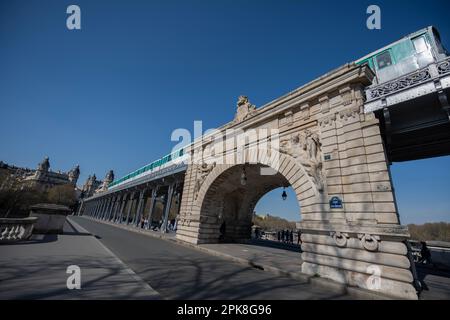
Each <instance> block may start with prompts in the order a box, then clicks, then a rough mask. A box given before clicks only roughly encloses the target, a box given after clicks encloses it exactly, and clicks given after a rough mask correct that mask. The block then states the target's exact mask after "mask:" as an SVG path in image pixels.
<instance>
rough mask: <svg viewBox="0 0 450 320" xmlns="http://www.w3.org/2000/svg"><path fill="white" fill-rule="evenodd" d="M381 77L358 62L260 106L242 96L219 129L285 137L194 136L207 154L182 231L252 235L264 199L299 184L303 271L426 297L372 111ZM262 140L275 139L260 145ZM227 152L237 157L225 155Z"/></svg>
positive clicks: (233, 237)
mask: <svg viewBox="0 0 450 320" xmlns="http://www.w3.org/2000/svg"><path fill="white" fill-rule="evenodd" d="M373 77H374V75H373V73H372V71H371V70H370V69H369V68H368V67H367V66H364V65H363V66H356V65H354V64H349V65H345V66H343V67H341V68H339V69H336V70H334V71H332V72H330V73H328V74H326V75H324V76H323V77H321V78H319V79H317V80H315V81H312V82H311V83H308V84H307V85H305V86H303V87H300V88H298V89H296V90H295V91H292V92H290V93H289V94H287V95H285V96H282V97H280V98H278V99H276V100H274V101H272V102H270V103H268V104H267V105H265V106H262V107H261V108H258V109H256V108H255V107H254V106H253V105H251V104H250V103H249V102H248V99H247V98H246V97H240V99H239V102H238V106H237V113H236V116H235V119H234V120H233V121H232V122H230V123H228V124H226V125H225V126H223V127H221V128H219V129H218V130H217V132H216V133H217V134H219V133H222V134H224V133H225V131H226V130H229V129H234V130H240V131H243V132H245V133H249V132H250V131H252V130H255V131H256V132H258V130H261V129H267V130H276V131H277V132H278V138H279V143H275V142H274V141H273V140H272V139H271V138H268V137H267V136H260V135H257V137H256V138H255V140H253V141H252V140H249V142H248V143H246V144H245V145H244V147H243V152H242V153H239V152H238V148H236V146H235V145H232V144H227V143H223V141H222V142H221V141H220V139H216V138H215V136H214V134H211V135H208V136H204V137H203V139H202V140H201V141H197V142H196V143H194V145H193V147H192V150H191V153H192V156H194V155H195V154H200V155H201V157H200V158H201V161H200V162H195V161H194V162H191V163H190V164H189V166H188V168H187V171H186V173H185V177H184V186H183V198H182V201H181V208H180V213H179V217H178V231H177V238H178V239H180V240H183V241H187V242H190V243H194V244H202V243H215V242H221V241H224V242H232V241H242V240H243V239H248V238H249V237H250V230H251V219H252V214H253V210H254V207H255V205H256V203H257V202H258V200H259V199H260V198H261V197H262V196H263V195H264V194H265V193H267V192H268V191H270V190H272V189H274V188H277V187H287V186H291V187H292V188H293V189H294V191H295V193H296V197H297V200H298V202H299V207H300V208H301V209H300V212H299V219H300V218H301V222H300V223H299V224H298V227H299V229H300V230H301V233H302V235H301V240H302V242H303V243H302V251H303V252H302V264H301V265H299V266H298V268H299V271H302V272H304V273H307V274H310V275H317V276H320V277H324V278H329V279H332V280H334V281H337V282H340V283H343V284H346V285H348V286H355V287H360V288H364V289H368V290H373V291H377V292H381V293H384V294H388V295H391V296H395V297H399V298H407V299H417V294H416V290H415V288H414V286H413V280H414V279H413V273H414V269H413V268H414V266H413V265H412V264H411V262H410V259H409V255H408V250H407V245H406V242H405V240H406V239H408V237H409V233H408V230H407V227H405V226H402V225H401V224H400V219H399V216H398V213H397V207H396V203H395V195H394V190H393V188H392V181H391V177H390V172H389V164H388V161H387V158H386V154H385V147H384V144H383V139H382V136H381V134H380V127H379V120H378V119H377V117H376V116H375V114H374V113H368V114H365V113H364V112H363V104H364V87H365V86H367V85H368V84H370V83H371V81H372V79H373ZM260 143H261V144H263V143H266V144H267V145H270V147H269V148H267V149H264V150H263V149H261V148H256V151H255V148H253V146H255V145H259V144H260ZM263 151H264V152H263ZM266 151H267V152H266ZM218 155H221V156H224V157H225V158H226V159H233V161H231V162H230V161H225V162H223V163H220V162H218V161H216V160H215V159H217V156H218ZM237 158H240V159H244V161H241V162H239V161H236V159H237ZM211 159H212V160H214V161H209V160H211ZM263 171H264V172H266V173H267V172H272V173H271V174H262V172H263Z"/></svg>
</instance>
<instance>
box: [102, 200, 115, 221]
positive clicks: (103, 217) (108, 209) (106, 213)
mask: <svg viewBox="0 0 450 320" xmlns="http://www.w3.org/2000/svg"><path fill="white" fill-rule="evenodd" d="M112 204H113V196H109V199H108V205H107V206H106V209H105V212H104V213H103V216H102V220H106V217H107V216H108V214H109V212H110V210H111V206H112Z"/></svg>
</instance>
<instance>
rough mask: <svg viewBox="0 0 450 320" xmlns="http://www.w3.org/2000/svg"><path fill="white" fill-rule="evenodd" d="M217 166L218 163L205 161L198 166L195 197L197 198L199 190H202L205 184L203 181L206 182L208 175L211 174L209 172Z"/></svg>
mask: <svg viewBox="0 0 450 320" xmlns="http://www.w3.org/2000/svg"><path fill="white" fill-rule="evenodd" d="M215 166H216V163H215V162H214V163H211V164H208V163H205V162H203V163H202V164H201V165H200V166H199V167H198V168H197V178H196V180H195V187H194V198H195V200H197V197H198V192H199V191H200V188H201V187H202V185H203V182H205V180H206V177H207V176H208V175H209V173H210V172H211V171H212V169H214V167H215Z"/></svg>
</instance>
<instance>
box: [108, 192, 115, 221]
mask: <svg viewBox="0 0 450 320" xmlns="http://www.w3.org/2000/svg"><path fill="white" fill-rule="evenodd" d="M116 202H117V195H113V196H112V202H111V207H110V208H109V211H108V215H107V217H106V220H108V221H110V220H111V216H112V214H113V213H114V210H115V208H116Z"/></svg>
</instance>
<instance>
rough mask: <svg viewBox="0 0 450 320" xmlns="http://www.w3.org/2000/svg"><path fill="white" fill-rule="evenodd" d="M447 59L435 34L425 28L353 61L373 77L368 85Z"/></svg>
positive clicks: (439, 38)
mask: <svg viewBox="0 0 450 320" xmlns="http://www.w3.org/2000/svg"><path fill="white" fill-rule="evenodd" d="M448 56H449V53H448V51H447V50H446V49H445V48H444V46H443V45H442V42H441V37H440V35H439V32H438V30H437V29H436V28H435V27H433V26H429V27H427V28H424V29H421V30H419V31H416V32H414V33H411V34H409V35H407V36H405V37H403V38H401V39H400V40H398V41H396V42H394V43H391V44H390V45H387V46H385V47H383V48H381V49H378V50H376V51H374V52H372V53H370V54H368V55H366V56H364V57H362V58H361V59H358V60H356V61H355V63H356V64H357V65H362V64H365V63H367V64H368V65H369V67H370V69H371V70H372V71H373V72H374V73H375V75H376V77H375V79H374V82H373V83H372V85H378V84H382V83H384V82H388V81H390V80H393V79H395V78H398V77H400V76H402V75H405V74H408V73H411V72H413V71H416V70H419V69H421V68H423V67H426V66H428V65H429V64H431V63H433V62H437V61H440V60H443V59H445V58H447V57H448Z"/></svg>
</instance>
